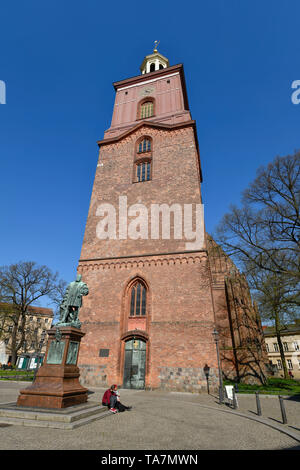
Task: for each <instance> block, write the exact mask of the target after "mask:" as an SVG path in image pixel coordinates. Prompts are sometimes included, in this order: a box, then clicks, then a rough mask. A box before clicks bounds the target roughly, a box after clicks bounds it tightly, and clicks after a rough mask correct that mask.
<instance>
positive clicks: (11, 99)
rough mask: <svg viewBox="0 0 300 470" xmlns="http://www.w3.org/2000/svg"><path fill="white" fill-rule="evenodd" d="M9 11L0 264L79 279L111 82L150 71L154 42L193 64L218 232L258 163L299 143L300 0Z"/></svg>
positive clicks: (195, 107) (3, 40)
mask: <svg viewBox="0 0 300 470" xmlns="http://www.w3.org/2000/svg"><path fill="white" fill-rule="evenodd" d="M0 13H1V27H0V80H2V81H4V82H5V84H6V91H7V95H6V101H7V102H6V104H5V105H0V158H1V186H0V192H1V247H0V265H4V264H11V263H13V262H17V261H19V260H34V261H36V262H37V263H38V264H46V265H47V266H49V267H50V268H51V269H52V270H53V271H58V272H59V273H60V276H61V277H62V278H64V279H65V280H66V281H68V282H70V281H71V280H73V278H74V277H75V273H76V267H77V262H78V259H79V256H80V250H81V244H82V239H83V234H84V228H85V223H86V218H87V213H88V207H89V201H90V196H91V190H92V184H93V179H94V174H95V169H96V164H97V157H98V146H97V144H96V142H97V140H99V139H102V137H103V133H104V131H105V130H106V129H107V128H108V127H109V126H110V122H111V116H112V109H113V104H114V89H113V86H112V83H113V82H114V81H118V80H121V79H124V78H127V77H131V76H135V75H138V74H139V73H140V72H139V66H140V64H141V62H142V61H143V58H144V56H145V55H147V54H149V53H151V52H152V50H153V43H154V40H160V41H161V43H160V45H159V51H160V52H161V53H162V54H163V55H165V56H167V57H168V59H169V61H170V65H175V64H178V63H183V64H184V69H185V76H186V83H187V91H188V99H189V105H190V109H191V113H192V118H193V119H195V120H196V122H197V130H198V138H199V146H200V154H201V164H202V169H203V176H204V182H203V187H202V191H203V198H204V203H205V217H206V227H207V230H208V231H210V232H212V231H213V229H214V228H215V226H216V224H217V223H218V222H219V221H220V219H221V218H222V216H223V215H224V213H225V212H226V211H227V210H228V208H229V205H230V204H231V203H238V202H239V200H240V195H241V192H242V191H243V189H245V187H246V186H247V185H248V183H249V182H250V181H251V180H253V179H254V177H255V173H256V170H257V168H258V167H259V166H260V165H265V164H267V163H268V162H270V161H271V160H272V159H273V158H274V157H275V156H276V155H286V154H289V153H293V152H294V151H295V150H297V149H299V148H300V144H299V137H300V132H299V124H300V104H299V105H295V104H293V103H292V101H291V95H292V91H293V90H292V89H291V84H292V82H293V81H294V80H299V79H300V68H299V57H300V39H299V17H300V3H299V1H293V0H289V1H286V2H282V1H278V0H272V1H268V0H264V1H261V0H260V1H257V0H251V1H250V0H244V1H234V0H226V1H225V0H223V1H221V0H216V1H209V2H207V1H205V2H204V1H202V0H198V1H188V0H187V1H185V2H182V1H177V0H172V1H169V0H167V1H162V2H161V3H158V2H147V3H146V2H138V1H129V2H121V1H119V0H116V1H115V2H105V3H104V2H101V1H95V0H86V1H85V2H79V1H76V0H73V1H69V0H64V1H61V0H60V1H57V0H51V1H48V0H43V1H42V2H41V1H33V0H27V1H26V2H25V1H15V2H5V4H4V3H2V5H1V12H0Z"/></svg>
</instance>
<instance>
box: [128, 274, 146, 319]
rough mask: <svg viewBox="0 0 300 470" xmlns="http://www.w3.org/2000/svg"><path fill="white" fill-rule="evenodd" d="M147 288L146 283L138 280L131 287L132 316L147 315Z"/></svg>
mask: <svg viewBox="0 0 300 470" xmlns="http://www.w3.org/2000/svg"><path fill="white" fill-rule="evenodd" d="M146 302H147V290H146V287H145V285H144V284H142V283H141V282H140V281H136V282H135V283H134V284H133V286H132V287H131V293H130V316H131V317H139V316H145V315H146Z"/></svg>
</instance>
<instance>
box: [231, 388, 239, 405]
mask: <svg viewBox="0 0 300 470" xmlns="http://www.w3.org/2000/svg"><path fill="white" fill-rule="evenodd" d="M232 401H233V408H234V409H235V410H236V409H237V407H238V406H237V400H236V396H235V390H234V388H233V389H232Z"/></svg>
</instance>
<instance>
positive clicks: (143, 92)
mask: <svg viewBox="0 0 300 470" xmlns="http://www.w3.org/2000/svg"><path fill="white" fill-rule="evenodd" d="M154 92H155V89H154V88H153V87H145V88H143V89H142V90H141V91H140V95H141V96H149V95H152V94H154Z"/></svg>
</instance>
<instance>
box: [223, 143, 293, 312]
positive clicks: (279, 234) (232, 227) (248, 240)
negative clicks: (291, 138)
mask: <svg viewBox="0 0 300 470" xmlns="http://www.w3.org/2000/svg"><path fill="white" fill-rule="evenodd" d="M214 239H215V240H216V241H217V243H218V244H220V245H221V246H222V248H223V249H224V251H225V252H227V254H228V255H229V256H232V257H233V259H235V261H236V262H237V264H238V265H240V266H243V267H244V266H247V265H249V264H250V265H251V266H252V267H253V266H256V267H257V268H259V269H261V270H263V271H266V272H269V273H272V274H274V275H277V276H287V277H288V278H289V279H290V280H293V281H292V283H293V288H294V292H293V295H292V292H290V294H289V296H288V297H286V300H287V301H288V302H290V303H291V304H294V305H298V306H299V305H300V301H299V294H298V293H299V285H300V152H296V153H295V154H294V155H288V156H286V157H276V158H275V160H274V161H273V162H272V163H270V164H269V165H268V166H267V167H266V168H265V167H262V168H260V169H259V170H258V172H257V177H256V179H255V180H254V182H253V183H252V184H250V186H249V187H248V188H247V189H246V190H245V191H244V193H243V198H242V205H241V207H240V208H238V207H236V206H231V209H230V212H229V213H227V214H226V215H225V216H224V217H223V219H222V221H221V223H220V224H219V226H218V227H217V233H216V235H215V236H214ZM296 286H297V288H295V287H296Z"/></svg>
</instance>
